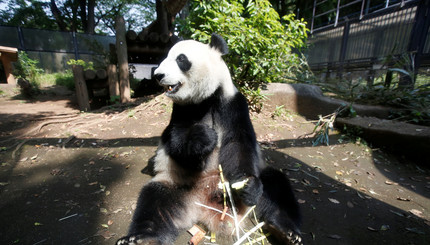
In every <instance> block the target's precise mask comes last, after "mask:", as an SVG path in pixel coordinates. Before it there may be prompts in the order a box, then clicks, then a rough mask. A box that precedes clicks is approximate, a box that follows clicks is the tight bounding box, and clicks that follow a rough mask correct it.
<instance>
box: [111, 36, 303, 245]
mask: <svg viewBox="0 0 430 245" xmlns="http://www.w3.org/2000/svg"><path fill="white" fill-rule="evenodd" d="M184 42H189V43H183V44H179V43H178V44H177V45H184V46H183V47H182V46H178V47H177V48H175V47H173V48H172V50H171V51H170V52H169V56H168V57H167V58H166V60H165V61H163V63H164V64H163V63H162V64H161V65H160V67H159V68H158V69H157V70H156V71H155V77H156V78H157V79H158V80H159V81H160V84H161V85H162V86H165V87H166V88H167V89H168V91H167V92H166V95H167V96H169V97H171V98H172V100H173V102H174V103H173V111H172V115H171V119H170V123H169V125H168V126H167V127H166V129H165V130H164V132H163V134H162V136H161V143H160V146H159V149H158V151H157V156H156V157H155V167H154V168H155V173H156V175H155V177H154V179H153V180H152V181H151V182H149V183H148V184H146V185H145V186H144V187H143V189H142V191H141V193H140V196H139V199H138V203H137V207H136V211H135V213H134V216H133V220H132V223H131V226H130V229H129V234H128V236H126V237H124V238H121V239H120V240H118V242H117V244H163V245H164V244H173V243H174V241H175V240H176V238H177V236H178V234H179V232H180V231H181V230H184V229H187V228H190V227H191V226H192V225H193V224H195V223H197V222H199V223H201V224H203V225H204V226H206V227H207V228H208V229H211V230H213V231H215V232H218V233H227V234H228V235H230V232H231V223H228V222H231V220H230V221H228V219H227V220H224V221H220V216H221V214H219V213H217V212H215V211H212V210H209V209H206V208H204V207H201V206H198V205H196V202H201V203H203V204H205V205H207V206H211V207H214V208H217V209H220V210H222V209H223V193H222V190H220V189H219V188H218V183H219V182H220V172H219V170H218V164H219V165H221V166H222V171H223V176H224V177H225V179H226V180H225V181H228V183H236V182H239V181H244V180H246V181H247V182H246V184H245V186H244V187H243V188H241V189H239V190H233V197H234V198H233V199H234V202H235V206H236V208H237V209H238V210H237V212H238V214H239V215H243V214H244V213H245V211H246V210H247V208H248V207H250V206H253V205H256V213H257V216H258V218H259V220H261V221H264V222H265V226H264V228H265V229H266V230H268V231H270V233H271V236H269V238H270V239H271V242H272V243H273V244H301V238H300V237H299V234H300V232H299V225H300V212H299V207H298V204H297V202H296V200H295V197H294V194H293V191H292V188H291V186H290V183H289V180H288V178H287V177H286V176H285V175H284V174H283V173H281V172H280V171H278V170H275V169H273V168H270V167H265V166H264V164H263V162H262V157H261V152H260V150H259V146H258V143H257V141H256V136H255V132H254V128H253V126H252V123H251V120H250V118H249V111H248V105H247V102H246V99H245V97H244V96H243V95H242V94H241V93H240V92H238V91H237V90H236V89H235V88H234V86H233V85H232V83H231V78H230V75H229V74H228V70H226V69H225V68H226V67H225V68H222V70H223V71H226V73H227V74H221V75H220V79H217V80H214V81H219V84H215V85H216V86H212V87H214V91H212V92H211V93H209V94H208V95H207V96H202V97H201V98H200V99H195V98H194V97H195V96H192V97H189V96H188V94H186V92H187V91H184V90H185V89H189V90H191V89H197V88H194V87H193V86H197V85H196V84H191V85H192V86H191V85H190V84H187V83H191V82H194V83H198V82H201V81H203V82H204V83H205V82H207V81H206V80H204V79H207V78H203V80H202V79H200V78H199V79H198V80H193V79H194V77H192V76H196V74H198V75H199V76H203V77H204V76H205V75H204V74H200V73H199V71H196V70H193V69H202V70H206V69H208V67H206V66H205V67H199V62H200V61H199V60H196V58H195V57H200V56H201V57H202V58H201V59H205V58H207V57H206V56H207V55H215V56H216V54H215V53H214V51H216V53H218V54H217V55H218V56H219V59H220V60H219V61H218V58H216V57H210V58H213V60H210V62H208V64H210V65H211V66H212V67H209V68H211V69H209V70H212V68H217V67H213V66H225V64H224V63H223V61H222V59H221V55H223V54H226V53H227V51H228V48H227V45H226V42H225V41H224V39H222V38H221V37H220V36H218V35H216V34H214V35H212V38H211V43H210V44H209V45H205V46H203V44H201V43H198V42H195V41H184ZM189 47H191V48H194V47H195V48H196V49H199V50H196V51H191V53H190V54H188V55H187V50H188V49H189ZM185 49H187V50H185ZM206 49H207V50H206ZM203 51H204V52H206V51H207V52H208V53H207V54H200V53H201V52H203ZM192 52H194V53H192ZM193 55H194V56H195V57H194V56H193ZM218 62H221V63H218ZM175 66H177V67H176V68H178V69H176V68H175ZM175 72H176V74H174V73H175ZM168 73H173V74H174V75H170V74H168ZM209 73H210V72H209ZM178 74H179V75H178ZM209 75H214V76H217V74H215V73H214V74H209ZM218 75H219V74H218ZM179 77H181V78H179ZM190 77H191V78H190ZM224 80H228V81H224ZM203 85H205V84H203ZM187 86H188V87H187ZM190 86H191V87H190ZM199 86H200V85H199ZM209 87H210V86H208V89H210V88H209ZM181 90H183V91H181ZM178 91H181V93H182V94H180V93H179V92H178ZM205 92H207V91H205ZM187 96H188V97H187Z"/></svg>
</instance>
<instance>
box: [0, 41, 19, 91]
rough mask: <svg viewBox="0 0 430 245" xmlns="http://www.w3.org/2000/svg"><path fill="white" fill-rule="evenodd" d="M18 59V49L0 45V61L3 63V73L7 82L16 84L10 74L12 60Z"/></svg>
mask: <svg viewBox="0 0 430 245" xmlns="http://www.w3.org/2000/svg"><path fill="white" fill-rule="evenodd" d="M17 60H18V49H16V48H10V47H4V46H0V62H1V63H3V69H4V73H5V75H6V80H7V83H8V84H16V80H15V77H14V76H13V74H12V71H13V67H12V62H15V61H17Z"/></svg>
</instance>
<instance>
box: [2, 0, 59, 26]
mask: <svg viewBox="0 0 430 245" xmlns="http://www.w3.org/2000/svg"><path fill="white" fill-rule="evenodd" d="M0 2H1V1H0ZM48 8H49V3H48V2H42V1H35V0H29V1H22V0H11V1H7V5H5V9H3V10H0V25H10V26H21V27H27V28H40V29H48V30H56V29H58V28H57V25H56V23H55V20H54V19H52V18H50V17H49V16H48V14H47V13H46V12H45V9H48Z"/></svg>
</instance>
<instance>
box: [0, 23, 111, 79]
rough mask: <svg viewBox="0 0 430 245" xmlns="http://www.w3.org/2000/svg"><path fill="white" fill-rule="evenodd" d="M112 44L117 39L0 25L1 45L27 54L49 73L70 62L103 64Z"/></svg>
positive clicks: (65, 66)
mask: <svg viewBox="0 0 430 245" xmlns="http://www.w3.org/2000/svg"><path fill="white" fill-rule="evenodd" d="M111 43H112V44H115V37H114V36H102V35H89V34H83V33H76V32H60V31H49V30H39V29H30V28H21V27H11V26H0V46H8V47H15V48H18V49H19V50H22V51H25V52H27V53H28V56H29V57H30V58H32V59H35V60H38V61H39V64H38V65H39V67H40V68H43V69H44V70H45V71H48V72H58V71H64V70H65V69H67V68H68V65H67V61H68V60H70V59H82V60H85V61H95V62H98V61H102V60H104V58H105V57H106V56H107V55H108V53H109V44H111Z"/></svg>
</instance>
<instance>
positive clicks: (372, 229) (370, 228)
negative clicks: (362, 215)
mask: <svg viewBox="0 0 430 245" xmlns="http://www.w3.org/2000/svg"><path fill="white" fill-rule="evenodd" d="M367 229H368V230H369V231H378V230H377V229H375V228H372V227H370V226H368V227H367Z"/></svg>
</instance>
